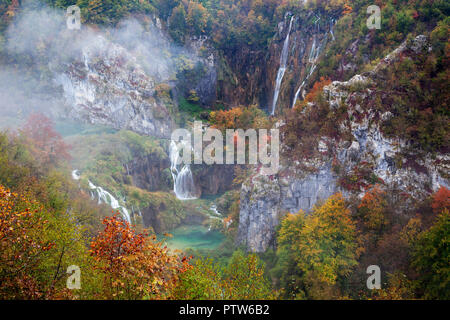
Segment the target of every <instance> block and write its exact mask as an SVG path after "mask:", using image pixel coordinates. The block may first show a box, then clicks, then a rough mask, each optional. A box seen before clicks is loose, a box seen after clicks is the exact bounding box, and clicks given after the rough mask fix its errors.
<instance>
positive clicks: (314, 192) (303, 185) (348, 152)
mask: <svg viewBox="0 0 450 320" xmlns="http://www.w3.org/2000/svg"><path fill="white" fill-rule="evenodd" d="M427 50H431V49H430V48H429V46H428V45H427V41H426V38H425V37H424V36H418V37H417V38H416V39H414V40H413V41H410V42H405V43H404V44H402V45H401V46H400V47H399V48H398V49H397V50H395V51H394V52H393V53H392V54H390V55H388V56H387V57H386V58H385V59H383V60H382V61H381V62H380V63H379V64H378V65H377V66H376V67H375V68H374V69H373V70H372V71H371V72H368V73H366V74H363V75H355V76H354V77H353V78H352V79H350V80H349V81H346V82H338V81H335V82H333V83H331V84H330V85H328V86H326V87H325V88H324V90H323V97H324V99H325V100H326V101H327V103H328V105H329V108H330V110H331V112H333V110H336V109H337V108H339V107H340V106H343V107H344V108H346V116H345V119H344V120H343V121H341V122H340V123H339V131H340V132H339V136H340V137H345V136H348V137H350V138H349V140H343V139H337V140H333V139H331V138H329V137H318V139H317V155H318V156H317V157H315V158H314V159H309V160H308V161H305V163H302V164H301V166H297V165H299V163H289V162H286V161H284V163H283V167H282V169H281V170H280V171H279V172H278V174H277V175H274V176H269V177H267V176H262V175H261V174H259V173H258V172H257V171H255V174H254V175H253V176H252V177H251V178H250V179H249V180H247V181H246V182H245V183H244V184H243V186H242V189H241V196H240V197H241V198H240V217H239V230H238V237H237V243H238V244H243V245H245V246H246V247H247V248H248V250H250V251H254V252H264V251H265V250H267V248H269V247H271V246H274V245H275V243H274V239H275V230H276V226H277V225H278V223H279V221H280V218H281V217H282V216H283V215H284V214H285V213H286V212H292V213H295V212H297V211H298V210H300V209H302V210H304V211H306V212H308V211H309V210H310V209H311V208H312V206H313V205H314V204H315V203H316V202H317V201H318V200H319V199H323V200H324V199H326V198H327V197H329V196H330V195H331V194H333V193H335V192H337V191H341V192H343V193H344V195H345V196H357V197H361V196H362V195H363V194H364V192H365V191H364V188H363V187H361V186H357V188H353V189H348V188H345V183H343V181H345V179H344V178H343V177H345V176H347V175H354V171H353V170H355V168H357V167H358V166H363V165H364V166H368V167H370V168H371V177H374V178H371V179H375V180H377V181H378V182H379V183H382V184H383V185H384V186H385V187H386V188H388V189H389V190H397V191H400V192H404V193H407V194H408V195H409V197H410V198H411V200H412V199H423V198H424V197H426V196H428V195H429V194H430V192H433V191H436V190H437V189H438V188H439V187H440V186H441V185H443V186H446V187H448V186H449V185H450V183H449V180H448V172H449V169H450V158H449V157H448V155H445V154H437V155H436V156H435V157H432V156H431V155H429V154H428V155H425V156H424V157H422V158H418V159H417V160H416V161H417V164H418V166H420V170H419V169H417V168H411V167H410V166H408V165H407V159H405V158H404V157H403V158H402V157H400V152H402V151H404V150H405V148H406V147H407V146H408V142H406V141H400V140H398V139H395V140H394V139H390V138H388V137H386V136H384V135H383V133H382V130H381V129H380V125H381V123H382V121H385V120H386V119H388V118H389V117H391V116H392V114H390V113H389V112H385V113H383V114H379V111H378V110H376V109H374V108H373V107H372V106H373V105H374V101H372V100H373V99H374V95H373V89H372V85H373V84H374V83H376V81H381V80H380V79H382V77H381V75H380V72H381V71H382V70H383V69H384V68H388V67H389V66H390V65H391V64H392V63H393V62H394V61H396V60H397V59H399V58H400V57H405V56H408V55H409V56H414V55H415V54H418V53H419V52H426V51H427ZM379 76H380V78H379ZM313 108H315V106H314V105H313V104H309V105H308V106H307V107H306V109H305V110H304V112H305V113H308V112H310V111H311V109H313ZM399 161H400V162H399ZM282 162H283V161H282ZM336 163H339V168H340V170H336V168H333V166H334V165H336ZM299 168H301V169H299ZM338 171H339V173H338ZM373 182H374V181H373ZM402 203H403V204H402V206H408V205H409V201H408V200H406V201H403V202H402Z"/></svg>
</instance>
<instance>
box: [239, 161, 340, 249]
mask: <svg viewBox="0 0 450 320" xmlns="http://www.w3.org/2000/svg"><path fill="white" fill-rule="evenodd" d="M336 190H337V187H336V175H334V174H333V173H332V171H331V168H329V167H324V168H322V169H321V170H319V171H318V172H317V173H313V174H308V175H306V176H305V177H304V178H302V179H301V178H294V177H282V178H273V179H270V178H269V177H267V176H263V175H256V176H255V177H254V178H252V179H251V180H250V181H247V182H246V183H244V184H243V186H242V189H241V198H240V201H241V202H240V203H241V206H240V213H239V229H238V238H237V242H238V244H242V245H245V246H246V247H247V248H248V249H249V250H250V251H253V252H264V251H266V250H267V249H268V248H269V247H274V245H275V242H274V241H275V228H276V226H277V225H278V223H279V220H280V218H281V217H282V216H283V215H284V214H285V213H286V212H293V213H294V212H298V211H299V210H304V211H306V212H308V211H310V210H311V208H312V207H313V205H314V204H315V203H316V202H317V201H318V200H320V199H322V200H325V199H327V198H328V197H329V196H331V195H332V194H333V193H335V192H336Z"/></svg>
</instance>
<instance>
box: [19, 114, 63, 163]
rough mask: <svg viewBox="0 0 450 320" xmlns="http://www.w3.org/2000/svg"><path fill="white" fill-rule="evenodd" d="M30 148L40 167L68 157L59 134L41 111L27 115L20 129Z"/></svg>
mask: <svg viewBox="0 0 450 320" xmlns="http://www.w3.org/2000/svg"><path fill="white" fill-rule="evenodd" d="M21 133H22V135H23V136H24V138H25V139H26V140H27V141H28V144H29V147H30V150H31V152H32V154H33V155H34V158H35V159H36V161H37V162H38V163H39V164H40V165H41V166H42V167H49V166H54V165H57V164H59V163H60V162H61V161H62V160H68V159H69V158H70V156H69V153H68V146H67V145H66V144H65V143H64V141H63V139H62V137H61V135H60V134H59V133H58V132H56V131H55V130H54V129H53V122H52V121H51V120H50V119H49V118H47V117H46V116H45V115H43V114H41V113H33V114H31V115H30V116H29V118H28V120H27V121H26V123H25V125H24V127H23V129H22V131H21Z"/></svg>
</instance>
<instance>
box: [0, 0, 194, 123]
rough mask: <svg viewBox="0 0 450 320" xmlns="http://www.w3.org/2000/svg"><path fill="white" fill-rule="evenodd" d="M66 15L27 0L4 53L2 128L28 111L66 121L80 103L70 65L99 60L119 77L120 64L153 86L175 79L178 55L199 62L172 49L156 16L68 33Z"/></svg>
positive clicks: (183, 51)
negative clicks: (10, 119)
mask: <svg viewBox="0 0 450 320" xmlns="http://www.w3.org/2000/svg"><path fill="white" fill-rule="evenodd" d="M65 14H66V12H65V11H64V10H58V9H54V8H49V7H47V6H45V5H43V4H41V3H39V2H36V1H27V2H24V4H23V5H22V7H21V9H20V10H19V11H18V12H17V15H16V16H15V18H14V20H13V22H12V23H11V24H10V26H9V27H8V29H7V31H6V44H5V49H4V53H3V55H4V56H6V57H7V58H6V62H5V63H2V64H0V118H3V121H0V126H4V125H5V122H6V123H7V124H8V125H11V123H13V122H14V121H12V122H11V121H9V120H7V119H9V118H13V119H19V120H20V119H24V118H25V117H27V115H28V114H29V113H30V112H41V113H44V114H46V115H47V116H50V117H52V118H66V117H70V116H71V112H72V111H73V110H74V108H75V107H76V104H77V103H80V92H79V91H80V87H79V84H78V87H77V88H76V90H74V89H73V87H74V85H73V84H71V85H67V81H68V78H69V77H68V73H72V77H73V73H74V71H73V69H74V66H75V67H76V66H80V65H83V64H84V65H85V68H86V69H89V68H90V67H91V66H92V65H95V64H96V63H98V62H99V61H103V64H104V68H108V71H109V70H110V69H112V71H111V72H112V73H114V74H117V73H118V72H117V70H114V68H116V65H117V64H119V63H122V61H121V60H123V63H124V64H125V66H126V67H127V68H129V69H130V71H131V72H133V71H134V70H136V69H138V71H139V72H141V71H142V72H141V73H145V75H146V76H148V77H149V78H151V80H152V81H153V82H154V83H155V84H157V83H167V82H169V81H171V80H174V79H175V74H176V59H177V57H179V56H180V55H183V56H185V57H187V58H188V59H191V60H193V61H195V60H198V58H197V57H196V55H195V54H194V53H192V52H190V51H189V50H187V49H185V48H181V47H179V46H176V45H174V44H173V43H172V42H171V41H170V40H169V38H168V37H166V36H165V34H164V31H163V30H162V29H160V28H158V27H157V25H160V23H156V22H155V21H154V20H155V18H154V17H144V18H143V19H140V21H138V20H136V19H126V20H123V21H121V22H119V23H118V24H117V26H116V27H114V28H112V27H107V28H99V27H98V26H95V27H93V26H89V25H83V24H82V25H81V29H80V30H70V29H68V28H67V25H66V16H65ZM108 59H109V60H108ZM5 64H6V65H5ZM88 64H89V65H88ZM129 66H131V67H129ZM119 71H120V70H119ZM96 72H99V71H98V70H96ZM100 76H101V74H100ZM119 76H120V75H119ZM119 76H118V77H119ZM108 78H109V75H108V76H105V79H108ZM119 80H120V81H121V79H118V80H117V81H118V82H119ZM105 81H108V80H105ZM82 89H83V88H82ZM83 90H84V89H83ZM86 90H87V89H86ZM89 90H90V91H89V92H86V93H83V94H85V95H86V96H87V98H83V99H84V100H83V101H82V103H86V100H87V102H89V101H90V100H89V99H90V98H89V95H93V94H97V93H96V92H95V91H96V88H90V89H89ZM2 122H3V123H2Z"/></svg>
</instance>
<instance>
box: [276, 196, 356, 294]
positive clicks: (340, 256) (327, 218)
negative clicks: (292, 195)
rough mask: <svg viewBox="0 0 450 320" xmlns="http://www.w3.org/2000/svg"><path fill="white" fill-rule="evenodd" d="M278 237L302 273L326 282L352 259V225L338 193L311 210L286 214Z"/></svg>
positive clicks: (353, 259)
mask: <svg viewBox="0 0 450 320" xmlns="http://www.w3.org/2000/svg"><path fill="white" fill-rule="evenodd" d="M278 241H279V244H280V248H281V249H282V250H283V249H288V251H289V252H290V253H291V255H292V256H293V257H294V260H295V262H296V264H297V267H298V268H299V269H300V270H301V271H302V272H303V273H304V274H309V273H314V275H315V277H316V278H318V279H320V280H321V281H323V282H325V283H328V284H330V285H332V284H334V283H335V281H336V279H337V277H338V276H339V275H343V274H346V273H347V271H348V270H349V268H350V267H351V266H353V265H354V264H355V263H356V258H357V256H358V252H359V251H358V245H357V242H356V226H355V223H354V222H353V221H352V219H351V217H350V210H349V209H348V208H347V207H346V204H345V200H344V198H343V197H342V195H341V194H340V193H338V194H335V195H333V196H331V197H330V198H328V200H327V201H326V202H325V203H323V204H322V205H320V206H315V207H314V208H313V210H312V212H311V213H309V214H305V213H304V212H302V211H300V212H299V213H297V214H295V215H293V214H288V215H287V216H286V218H285V219H283V221H282V223H281V228H280V231H279V237H278Z"/></svg>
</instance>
